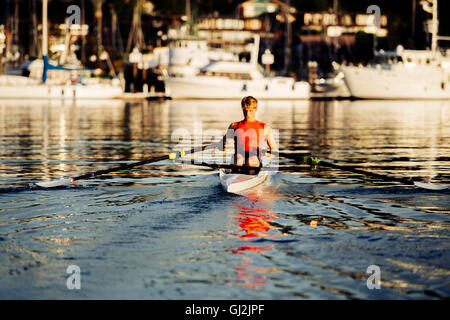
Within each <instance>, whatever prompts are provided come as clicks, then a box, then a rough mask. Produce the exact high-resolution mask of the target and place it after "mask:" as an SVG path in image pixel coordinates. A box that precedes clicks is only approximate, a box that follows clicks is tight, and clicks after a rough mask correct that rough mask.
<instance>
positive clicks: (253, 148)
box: [233, 120, 266, 154]
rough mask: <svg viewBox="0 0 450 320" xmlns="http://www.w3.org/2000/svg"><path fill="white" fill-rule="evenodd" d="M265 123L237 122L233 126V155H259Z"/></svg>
mask: <svg viewBox="0 0 450 320" xmlns="http://www.w3.org/2000/svg"><path fill="white" fill-rule="evenodd" d="M265 125H266V124H265V123H263V122H260V121H256V120H255V121H252V122H248V121H245V120H243V121H239V122H235V123H234V124H233V129H234V148H235V153H236V154H237V153H242V152H250V153H254V154H258V153H259V145H260V144H261V142H264V127H265Z"/></svg>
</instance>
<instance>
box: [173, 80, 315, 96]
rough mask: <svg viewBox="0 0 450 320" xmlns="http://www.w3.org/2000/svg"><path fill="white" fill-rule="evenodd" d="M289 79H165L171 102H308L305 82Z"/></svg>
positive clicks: (308, 92) (307, 89) (308, 88)
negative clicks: (250, 99) (250, 98)
mask: <svg viewBox="0 0 450 320" xmlns="http://www.w3.org/2000/svg"><path fill="white" fill-rule="evenodd" d="M289 80H291V79H286V80H285V79H279V78H278V79H277V78H272V79H261V80H232V79H228V78H221V77H208V76H201V77H183V78H181V77H180V78H175V77H173V78H172V77H170V78H166V79H165V85H166V90H167V91H166V94H167V95H170V97H171V98H172V99H242V97H244V96H247V95H252V96H255V97H257V98H258V99H276V100H281V99H308V98H309V94H310V86H309V84H308V83H307V82H304V81H300V82H294V81H289Z"/></svg>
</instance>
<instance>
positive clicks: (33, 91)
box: [0, 0, 123, 100]
mask: <svg viewBox="0 0 450 320" xmlns="http://www.w3.org/2000/svg"><path fill="white" fill-rule="evenodd" d="M47 7H48V0H43V1H42V30H43V31H42V32H43V33H42V60H40V61H39V62H37V64H38V65H41V66H42V78H41V79H39V78H36V77H34V78H33V77H26V76H22V75H11V74H4V75H0V98H2V99H71V100H74V99H113V98H119V97H120V96H121V95H122V93H123V88H122V84H121V82H120V80H119V79H112V80H109V79H107V80H106V81H104V80H103V79H98V78H84V79H80V77H78V74H79V73H83V72H86V71H88V70H87V69H83V68H65V67H63V66H58V65H54V64H51V63H50V62H49V58H48V26H47ZM49 70H61V71H64V72H67V74H68V75H69V76H70V78H69V79H64V81H57V80H53V81H49V80H48V79H47V77H48V71H49Z"/></svg>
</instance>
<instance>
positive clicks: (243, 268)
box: [229, 187, 283, 289]
mask: <svg viewBox="0 0 450 320" xmlns="http://www.w3.org/2000/svg"><path fill="white" fill-rule="evenodd" d="M245 197H247V198H248V199H249V200H250V202H251V206H244V205H242V204H239V203H232V207H233V212H232V216H231V219H232V221H233V223H234V224H236V225H237V226H238V230H237V231H236V232H232V233H231V235H232V236H235V237H238V238H239V239H241V240H243V241H244V242H246V244H245V245H240V246H238V247H232V248H230V249H229V250H230V252H232V253H233V254H237V255H241V256H242V263H240V264H238V265H237V266H236V267H235V269H236V282H235V284H236V285H237V286H240V287H243V288H247V289H263V287H264V285H265V284H266V279H267V274H269V273H277V272H280V270H279V269H277V268H273V267H263V266H258V265H257V263H255V261H254V260H253V259H252V258H251V256H250V255H249V254H248V253H254V254H264V253H268V252H269V251H270V250H271V249H272V246H273V245H272V244H270V243H269V244H261V243H259V242H260V240H264V239H276V238H280V237H282V236H283V234H282V233H280V231H279V230H278V228H277V227H275V226H274V223H273V220H274V219H275V218H277V216H276V214H275V213H274V212H272V210H271V209H270V204H271V203H273V202H274V201H276V200H277V198H278V194H277V192H276V191H275V190H273V188H267V187H266V188H261V187H260V188H257V189H253V190H250V191H249V192H246V193H245ZM271 231H274V232H271Z"/></svg>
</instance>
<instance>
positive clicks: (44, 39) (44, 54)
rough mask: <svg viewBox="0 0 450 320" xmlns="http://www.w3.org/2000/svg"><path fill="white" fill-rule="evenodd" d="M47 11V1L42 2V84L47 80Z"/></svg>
mask: <svg viewBox="0 0 450 320" xmlns="http://www.w3.org/2000/svg"><path fill="white" fill-rule="evenodd" d="M47 10H48V0H42V60H43V62H44V68H43V70H42V82H43V83H45V81H46V80H47V70H48V56H47V55H48V26H47V19H48V17H47Z"/></svg>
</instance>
